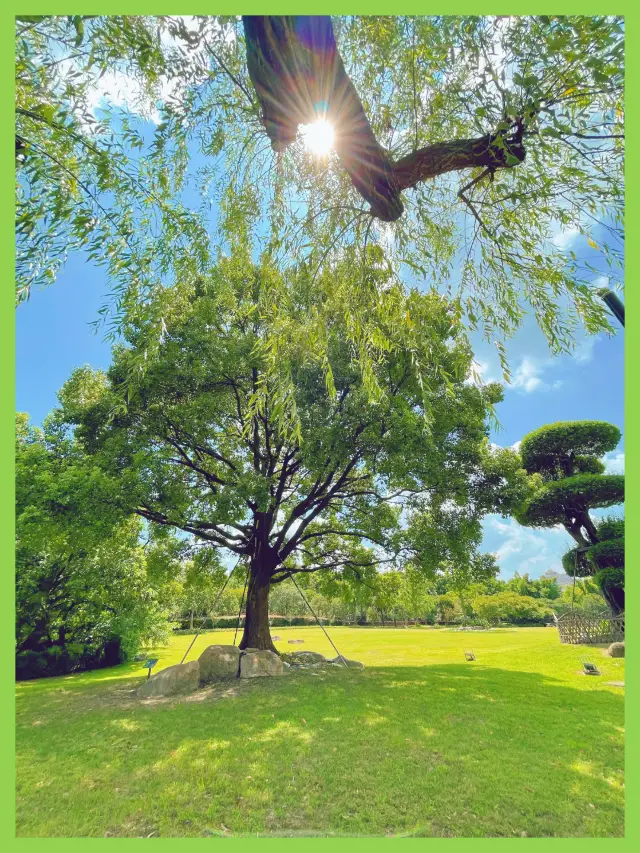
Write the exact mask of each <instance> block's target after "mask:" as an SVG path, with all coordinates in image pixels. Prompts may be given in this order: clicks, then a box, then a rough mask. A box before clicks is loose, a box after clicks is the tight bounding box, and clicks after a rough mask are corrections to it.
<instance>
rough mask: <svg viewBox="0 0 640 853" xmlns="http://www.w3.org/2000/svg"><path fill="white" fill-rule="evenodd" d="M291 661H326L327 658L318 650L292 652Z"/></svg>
mask: <svg viewBox="0 0 640 853" xmlns="http://www.w3.org/2000/svg"><path fill="white" fill-rule="evenodd" d="M288 658H289V659H290V661H291V663H326V662H327V659H326V657H325V656H324V655H321V654H319V653H318V652H290V653H289V655H288Z"/></svg>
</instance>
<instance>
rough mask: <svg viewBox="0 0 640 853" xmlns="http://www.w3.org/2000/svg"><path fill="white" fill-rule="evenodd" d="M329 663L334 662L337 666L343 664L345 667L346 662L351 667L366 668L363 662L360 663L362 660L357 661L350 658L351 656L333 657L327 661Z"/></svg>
mask: <svg viewBox="0 0 640 853" xmlns="http://www.w3.org/2000/svg"><path fill="white" fill-rule="evenodd" d="M343 661H344V663H343ZM327 663H332V664H335V665H336V666H341V667H343V668H344V664H345V663H346V665H347V666H348V667H349V669H364V664H363V663H360V661H357V660H349V658H342V657H337V658H333V660H329V661H327Z"/></svg>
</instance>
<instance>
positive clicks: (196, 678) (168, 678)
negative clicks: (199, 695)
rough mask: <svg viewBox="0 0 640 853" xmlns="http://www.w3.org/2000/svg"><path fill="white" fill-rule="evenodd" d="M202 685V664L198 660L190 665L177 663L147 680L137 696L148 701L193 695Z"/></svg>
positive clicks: (139, 688) (190, 662)
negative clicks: (181, 694) (148, 699)
mask: <svg viewBox="0 0 640 853" xmlns="http://www.w3.org/2000/svg"><path fill="white" fill-rule="evenodd" d="M199 685H200V664H199V663H198V661H197V660H190V661H189V663H177V664H175V665H174V666H168V667H167V668H166V669H162V670H160V672H157V673H156V674H155V675H152V676H151V678H147V680H146V681H144V682H143V683H142V684H141V685H140V687H138V690H137V695H138V696H139V697H140V698H142V699H146V698H149V697H156V696H174V695H176V694H178V693H192V692H193V691H194V690H197V689H198V687H199Z"/></svg>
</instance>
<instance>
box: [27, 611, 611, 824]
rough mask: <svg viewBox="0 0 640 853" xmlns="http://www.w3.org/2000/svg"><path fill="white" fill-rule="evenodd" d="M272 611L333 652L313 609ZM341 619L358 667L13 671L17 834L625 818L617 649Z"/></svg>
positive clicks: (285, 635)
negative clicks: (255, 672)
mask: <svg viewBox="0 0 640 853" xmlns="http://www.w3.org/2000/svg"><path fill="white" fill-rule="evenodd" d="M273 630H274V633H275V634H276V635H278V636H280V637H281V638H282V642H276V646H278V648H279V649H281V650H282V651H285V650H288V651H291V650H293V649H295V648H297V649H310V650H313V651H319V652H322V653H323V654H327V655H331V656H333V654H334V653H333V651H332V649H331V647H330V645H329V643H328V642H327V640H326V638H325V637H324V635H323V634H322V633H321V631H320V629H318V628H291V629H287V628H278V629H273ZM331 636H332V638H333V639H334V641H335V642H336V644H337V646H338V648H339V649H340V651H341V652H342V653H343V654H344V655H345V656H346V657H350V658H354V659H356V660H360V661H362V662H363V663H364V664H365V666H366V669H364V670H363V671H357V670H348V671H342V670H337V669H332V670H331V671H329V672H326V673H325V672H322V673H317V672H314V671H306V672H299V673H296V674H287V676H286V677H283V678H274V679H269V678H263V679H255V680H240V679H239V680H237V681H234V682H231V683H229V684H227V685H225V686H224V687H217V688H212V689H208V690H203V691H198V693H196V694H193V695H192V696H190V697H186V698H181V699H162V700H146V701H144V702H141V701H140V700H137V699H135V698H134V697H133V696H132V693H131V691H132V689H133V688H135V687H136V686H137V685H138V684H139V683H140V680H141V679H142V678H144V677H145V672H144V671H143V670H141V669H140V664H127V665H123V666H119V667H115V668H113V669H108V670H100V671H96V672H92V673H85V674H81V675H74V676H69V677H66V678H51V679H42V680H39V681H32V682H21V683H19V684H18V686H17V694H18V695H17V747H16V748H17V834H18V835H19V836H43V837H46V836H65V837H70V836H75V837H78V836H80V837H82V836H99V837H102V836H112V837H120V836H133V837H141V836H142V837H178V836H194V837H200V836H215V835H243V834H249V833H251V834H253V835H255V834H256V833H259V834H261V835H298V834H302V835H415V836H445V837H451V836H455V837H478V836H487V837H494V836H511V837H513V836H516V837H520V836H525V835H526V836H528V837H540V836H558V837H566V836H587V837H590V836H622V835H623V832H624V828H623V824H624V822H623V806H624V783H623V769H624V765H623V757H624V752H623V738H624V708H623V706H624V697H623V693H624V691H623V690H622V689H621V688H619V687H613V686H607V684H606V682H608V681H622V680H624V661H623V660H618V659H611V658H608V657H604V656H603V653H602V650H601V649H599V648H593V647H588V646H562V645H560V643H559V640H558V634H557V631H556V630H554V629H551V628H548V629H545V628H521V629H514V630H510V631H507V630H505V631H492V632H487V633H480V632H478V633H459V632H452V631H448V630H446V629H426V628H422V629H420V628H415V629H404V630H403V629H397V630H396V629H391V628H385V629H354V628H333V629H331ZM291 638H300V639H304V641H305V643H304V645H299V646H291V645H288V644H287V642H286V641H287V640H288V639H291ZM192 639H193V638H192V636H185V635H183V636H179V637H176V638H175V641H174V642H173V643H172V645H171V646H170V647H168V648H162V649H157V650H155V652H154V654H153V656H154V657H158V658H159V659H160V660H159V663H158V665H157V668H156V671H158V670H159V669H161V668H163V667H164V666H167V665H169V664H172V663H178V662H179V661H180V658H181V657H182V654H183V653H184V651H185V650H186V648H187V646H188V644H189V643H190V642H191V640H192ZM232 639H233V632H231V631H216V632H210V633H208V634H204V635H201V636H200V637H198V639H197V641H196V644H195V645H194V648H193V649H192V651H191V653H190V655H189V658H188V659H192V658H195V657H197V656H198V655H199V654H200V652H201V651H202V650H203V649H204V648H205V647H206V646H207V645H210V644H211V643H230V642H231V641H232ZM467 648H472V649H473V650H474V652H475V654H476V658H477V659H476V661H475V662H471V663H469V662H466V661H465V659H464V654H463V652H464V649H467ZM583 660H593V661H595V663H596V664H597V665H598V667H599V668H600V671H601V673H602V675H601V676H600V677H587V676H584V675H581V674H579V671H580V670H581V668H582V661H583Z"/></svg>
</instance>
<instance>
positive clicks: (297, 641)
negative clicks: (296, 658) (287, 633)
mask: <svg viewBox="0 0 640 853" xmlns="http://www.w3.org/2000/svg"><path fill="white" fill-rule="evenodd" d="M287 642H288V643H290V644H291V645H294V644H295V643H304V640H287Z"/></svg>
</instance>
